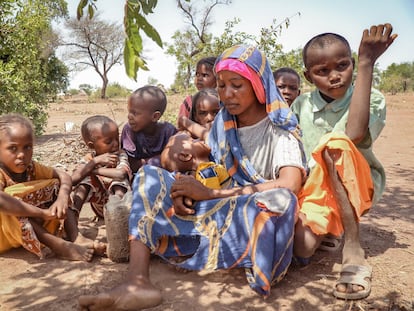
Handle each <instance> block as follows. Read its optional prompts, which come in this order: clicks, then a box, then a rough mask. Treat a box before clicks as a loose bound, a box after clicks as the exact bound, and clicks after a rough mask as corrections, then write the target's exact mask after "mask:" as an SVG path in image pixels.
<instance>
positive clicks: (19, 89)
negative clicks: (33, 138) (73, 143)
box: [0, 0, 68, 134]
mask: <svg viewBox="0 0 414 311" xmlns="http://www.w3.org/2000/svg"><path fill="white" fill-rule="evenodd" d="M66 15H67V4H66V2H65V1H64V0H50V1H41V0H31V1H27V0H17V1H16V0H2V1H1V6H0V81H1V83H0V111H1V112H2V113H9V112H17V113H21V114H23V115H25V116H27V117H28V118H30V119H31V120H32V121H33V124H34V126H35V130H36V133H37V134H40V133H41V132H42V131H43V129H44V127H45V125H46V120H47V108H48V98H50V97H52V98H53V97H55V96H56V93H57V92H59V91H63V90H65V88H66V87H67V81H68V80H67V77H68V76H67V74H68V72H67V68H66V67H65V65H64V64H63V63H62V62H61V61H60V60H59V59H57V58H56V56H55V53H54V52H55V50H56V48H57V44H56V40H55V38H56V37H57V35H56V34H54V33H53V29H52V26H51V23H52V20H54V19H57V18H60V17H64V16H66Z"/></svg>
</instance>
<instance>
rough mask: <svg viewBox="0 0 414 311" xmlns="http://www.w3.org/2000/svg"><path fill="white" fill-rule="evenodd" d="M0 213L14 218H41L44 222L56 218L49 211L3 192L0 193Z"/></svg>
mask: <svg viewBox="0 0 414 311" xmlns="http://www.w3.org/2000/svg"><path fill="white" fill-rule="evenodd" d="M0 211H1V212H2V213H5V214H9V215H14V216H21V217H33V218H42V219H45V220H49V219H55V218H56V214H53V212H52V210H51V209H41V208H38V207H36V206H34V205H31V204H28V203H25V202H23V201H21V200H18V199H16V198H15V197H13V196H11V195H9V194H7V193H5V192H3V191H0Z"/></svg>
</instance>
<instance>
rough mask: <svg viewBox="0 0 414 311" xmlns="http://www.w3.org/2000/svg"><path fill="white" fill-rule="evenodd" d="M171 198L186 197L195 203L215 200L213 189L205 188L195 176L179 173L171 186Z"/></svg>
mask: <svg viewBox="0 0 414 311" xmlns="http://www.w3.org/2000/svg"><path fill="white" fill-rule="evenodd" d="M170 193H171V198H172V199H173V200H174V199H175V198H178V197H186V198H190V199H193V200H194V201H204V200H211V199H213V197H212V193H211V189H209V188H207V187H206V186H204V185H203V184H202V183H201V182H199V181H198V180H196V179H195V178H194V177H193V176H189V175H182V174H180V173H177V174H176V176H175V182H174V183H173V185H172V186H171V190H170Z"/></svg>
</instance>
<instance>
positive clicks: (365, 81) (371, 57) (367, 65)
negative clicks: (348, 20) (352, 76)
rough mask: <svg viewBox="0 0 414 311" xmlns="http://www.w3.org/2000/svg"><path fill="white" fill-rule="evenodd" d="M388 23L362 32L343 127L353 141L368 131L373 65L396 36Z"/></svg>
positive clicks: (355, 141) (361, 137)
mask: <svg viewBox="0 0 414 311" xmlns="http://www.w3.org/2000/svg"><path fill="white" fill-rule="evenodd" d="M391 33H392V26H391V25H390V24H384V25H378V26H371V28H370V29H369V30H368V29H365V30H364V32H363V34H362V39H361V43H360V45H359V51H358V70H357V77H356V81H355V89H354V92H353V94H352V99H351V104H350V107H349V116H348V123H347V126H346V129H345V132H346V134H347V135H348V137H349V138H350V139H351V140H352V141H353V142H354V143H355V144H357V143H359V142H360V141H362V140H363V139H364V137H365V135H366V133H367V131H368V124H369V115H370V94H371V85H372V78H373V71H374V65H375V62H376V61H377V59H378V57H380V56H381V55H382V54H383V53H384V52H385V51H386V50H387V49H388V47H389V46H390V45H391V44H392V43H393V42H394V40H395V39H396V38H397V34H391Z"/></svg>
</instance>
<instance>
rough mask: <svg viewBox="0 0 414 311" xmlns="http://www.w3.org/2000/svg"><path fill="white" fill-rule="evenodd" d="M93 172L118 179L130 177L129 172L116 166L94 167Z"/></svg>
mask: <svg viewBox="0 0 414 311" xmlns="http://www.w3.org/2000/svg"><path fill="white" fill-rule="evenodd" d="M92 173H93V174H95V175H101V176H105V177H109V178H112V179H114V180H118V181H121V180H124V179H126V178H128V173H127V172H126V171H125V170H124V169H121V168H115V167H114V168H109V167H99V168H96V169H94V170H93V171H92Z"/></svg>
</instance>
